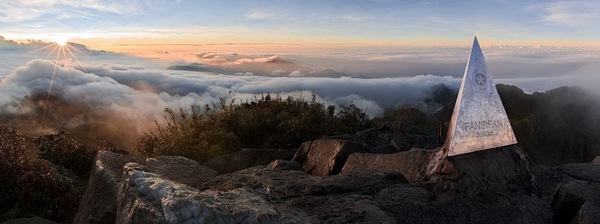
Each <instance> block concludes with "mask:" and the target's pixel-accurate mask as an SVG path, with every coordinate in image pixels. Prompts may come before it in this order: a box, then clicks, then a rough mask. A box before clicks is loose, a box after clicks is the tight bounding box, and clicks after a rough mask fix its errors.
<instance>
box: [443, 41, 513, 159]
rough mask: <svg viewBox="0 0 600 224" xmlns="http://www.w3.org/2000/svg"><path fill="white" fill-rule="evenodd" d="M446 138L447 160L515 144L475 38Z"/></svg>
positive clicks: (511, 130) (504, 112)
mask: <svg viewBox="0 0 600 224" xmlns="http://www.w3.org/2000/svg"><path fill="white" fill-rule="evenodd" d="M447 136H448V137H447V139H446V143H445V147H446V148H447V151H448V156H456V155H461V154H465V153H470V152H476V151H481V150H486V149H492V148H497V147H501V146H507V145H514V144H517V139H516V138H515V134H514V132H513V129H512V127H511V125H510V122H509V120H508V117H507V116H506V111H505V110H504V106H503V105H502V101H501V100H500V96H499V95H498V91H497V90H496V86H495V85H494V81H493V80H492V76H491V75H490V73H489V72H488V68H487V63H486V62H485V59H484V57H483V52H481V48H480V47H479V43H478V42H477V37H475V40H474V41H473V48H472V49H471V55H470V57H469V60H468V62H467V67H466V69H465V74H464V76H463V80H462V84H461V85H460V89H459V92H458V98H457V99H456V104H455V105H454V111H453V113H452V119H451V120H450V126H449V127H448V135H447Z"/></svg>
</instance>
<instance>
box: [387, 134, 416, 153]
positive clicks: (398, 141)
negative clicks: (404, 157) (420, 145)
mask: <svg viewBox="0 0 600 224" xmlns="http://www.w3.org/2000/svg"><path fill="white" fill-rule="evenodd" d="M414 144H415V142H414V141H413V139H412V138H409V137H408V136H406V135H402V136H400V137H396V138H394V139H392V146H394V148H396V150H397V151H398V152H403V151H408V150H410V149H411V148H412V146H413V145H414Z"/></svg>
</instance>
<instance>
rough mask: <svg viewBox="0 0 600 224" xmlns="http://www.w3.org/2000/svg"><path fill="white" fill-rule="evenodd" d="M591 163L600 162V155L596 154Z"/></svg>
mask: <svg viewBox="0 0 600 224" xmlns="http://www.w3.org/2000/svg"><path fill="white" fill-rule="evenodd" d="M592 163H594V164H600V156H596V158H594V160H592Z"/></svg>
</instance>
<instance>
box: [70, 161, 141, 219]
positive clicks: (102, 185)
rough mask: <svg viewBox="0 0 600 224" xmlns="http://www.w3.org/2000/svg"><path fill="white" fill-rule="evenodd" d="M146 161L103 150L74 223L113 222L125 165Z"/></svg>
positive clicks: (96, 162) (93, 169)
mask: <svg viewBox="0 0 600 224" xmlns="http://www.w3.org/2000/svg"><path fill="white" fill-rule="evenodd" d="M129 162H137V163H144V162H145V158H143V157H137V156H131V155H123V154H117V153H113V152H110V151H100V152H98V155H97V156H96V161H95V163H94V168H92V173H91V174H90V180H89V182H88V185H87V188H86V190H85V193H84V195H83V198H82V199H81V203H80V204H79V209H78V210H77V216H75V221H74V223H114V220H115V218H116V210H117V196H118V194H119V183H120V182H121V175H122V173H123V166H124V165H125V164H126V163H129Z"/></svg>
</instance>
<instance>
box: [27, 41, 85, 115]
mask: <svg viewBox="0 0 600 224" xmlns="http://www.w3.org/2000/svg"><path fill="white" fill-rule="evenodd" d="M53 39H54V42H53V43H50V44H48V45H46V46H44V47H42V48H40V49H37V50H35V51H38V50H42V49H50V48H52V50H51V51H50V53H49V54H48V56H46V59H48V58H49V57H51V56H52V57H53V58H54V70H53V71H52V78H51V79H50V85H49V86H48V95H47V96H46V102H45V103H44V110H43V113H42V120H41V122H40V127H44V121H45V119H46V112H47V110H48V105H49V104H50V94H51V93H52V85H53V84H54V77H55V76H56V69H57V68H58V67H59V66H61V67H66V66H68V65H67V63H66V61H68V60H69V59H71V60H73V61H75V62H76V63H77V64H78V65H79V66H80V67H81V68H82V69H83V70H84V71H85V72H86V73H87V70H86V69H85V68H84V67H83V65H82V64H81V62H80V61H79V59H77V56H75V54H74V53H73V51H75V52H80V51H79V50H78V49H77V48H75V47H73V46H71V45H70V44H69V42H68V40H69V39H68V38H53ZM54 54H56V55H54ZM61 60H62V61H64V63H62V65H61V64H59V61H61Z"/></svg>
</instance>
